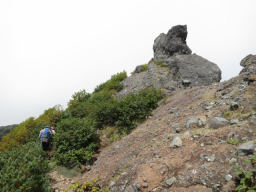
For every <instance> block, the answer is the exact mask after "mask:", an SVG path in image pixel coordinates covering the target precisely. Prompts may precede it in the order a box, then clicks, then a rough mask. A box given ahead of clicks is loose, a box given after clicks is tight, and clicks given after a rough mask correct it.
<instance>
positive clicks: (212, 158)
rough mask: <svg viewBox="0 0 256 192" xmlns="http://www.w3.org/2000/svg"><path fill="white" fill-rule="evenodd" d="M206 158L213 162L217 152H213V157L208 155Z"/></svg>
mask: <svg viewBox="0 0 256 192" xmlns="http://www.w3.org/2000/svg"><path fill="white" fill-rule="evenodd" d="M206 160H207V161H208V162H213V161H214V160H215V154H212V156H211V157H206Z"/></svg>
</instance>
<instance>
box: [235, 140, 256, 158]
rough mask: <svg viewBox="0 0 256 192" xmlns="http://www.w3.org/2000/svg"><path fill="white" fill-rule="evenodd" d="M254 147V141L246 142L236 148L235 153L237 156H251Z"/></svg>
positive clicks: (255, 146)
mask: <svg viewBox="0 0 256 192" xmlns="http://www.w3.org/2000/svg"><path fill="white" fill-rule="evenodd" d="M255 148H256V145H255V143H254V141H248V142H246V143H243V144H242V145H239V146H238V147H237V153H238V155H249V154H253V153H254V151H255Z"/></svg>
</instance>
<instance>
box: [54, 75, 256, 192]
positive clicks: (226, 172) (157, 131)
mask: <svg viewBox="0 0 256 192" xmlns="http://www.w3.org/2000/svg"><path fill="white" fill-rule="evenodd" d="M253 75H254V74H253V72H250V73H249V72H248V70H244V72H243V73H242V74H241V75H240V76H238V77H236V78H233V79H231V80H229V81H226V82H222V83H215V84H213V85H210V86H201V87H193V88H187V89H181V90H177V91H175V92H173V93H172V94H169V95H167V96H166V98H165V99H164V100H162V101H161V103H160V106H159V107H158V108H157V109H156V110H155V111H154V112H153V114H152V116H151V117H150V118H148V119H147V120H146V121H145V122H143V123H142V124H140V125H139V126H138V127H137V128H136V129H135V130H134V131H133V132H132V133H131V134H129V135H128V136H126V137H125V138H123V139H122V140H120V141H118V142H115V143H113V144H112V145H110V146H108V147H106V148H104V149H102V151H101V152H100V153H99V154H98V158H97V160H96V162H95V163H94V164H93V165H92V166H91V167H90V170H88V171H87V172H85V173H84V174H83V175H82V176H80V177H77V178H73V179H65V178H62V181H56V183H53V185H52V187H53V188H58V189H61V188H65V187H67V186H68V185H70V183H73V182H76V181H81V182H84V181H86V180H91V179H93V178H97V179H99V184H100V185H101V186H102V188H104V187H105V189H106V188H108V189H109V190H110V191H116V192H121V191H129V192H136V191H145V192H146V191H159V192H160V191H166V192H170V191H175V192H180V191H188V192H189V191H191V192H192V191H207V192H208V191H209V192H210V191H232V189H234V178H235V176H236V175H235V170H234V169H233V165H234V164H236V163H238V164H240V165H242V166H246V164H245V163H244V161H243V160H244V159H247V158H248V155H249V156H250V154H251V153H252V152H253V150H254V148H255V144H254V140H255V134H256V132H255V128H256V127H255V125H256V100H255V94H256V91H255V88H256V82H255V81H254V80H253ZM248 79H251V80H250V81H249V80H248ZM250 141H253V142H251V143H250ZM244 145H246V146H244Z"/></svg>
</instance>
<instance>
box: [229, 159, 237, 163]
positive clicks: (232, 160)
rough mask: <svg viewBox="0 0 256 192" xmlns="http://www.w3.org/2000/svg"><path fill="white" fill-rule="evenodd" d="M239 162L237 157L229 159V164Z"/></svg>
mask: <svg viewBox="0 0 256 192" xmlns="http://www.w3.org/2000/svg"><path fill="white" fill-rule="evenodd" d="M236 162H237V160H236V159H235V158H231V159H230V160H229V164H233V163H236Z"/></svg>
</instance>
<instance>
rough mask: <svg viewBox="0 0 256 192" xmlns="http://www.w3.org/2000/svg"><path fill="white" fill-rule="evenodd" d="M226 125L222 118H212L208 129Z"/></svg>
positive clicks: (226, 122)
mask: <svg viewBox="0 0 256 192" xmlns="http://www.w3.org/2000/svg"><path fill="white" fill-rule="evenodd" d="M227 124H228V120H227V119H225V118H222V117H214V118H212V119H211V120H210V125H209V127H210V128H213V129H218V128H220V127H224V126H225V125H227Z"/></svg>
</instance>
